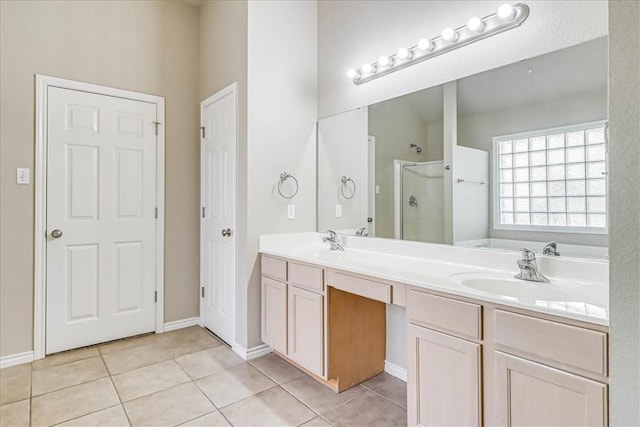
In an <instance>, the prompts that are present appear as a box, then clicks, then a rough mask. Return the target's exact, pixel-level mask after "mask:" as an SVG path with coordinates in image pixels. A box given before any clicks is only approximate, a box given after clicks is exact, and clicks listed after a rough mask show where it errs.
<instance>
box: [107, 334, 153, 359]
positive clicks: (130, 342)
mask: <svg viewBox="0 0 640 427" xmlns="http://www.w3.org/2000/svg"><path fill="white" fill-rule="evenodd" d="M157 337H158V335H156V334H155V333H153V334H146V335H138V336H136V337H131V338H125V339H122V340H117V341H111V342H108V343H105V344H100V345H99V346H98V349H99V350H100V353H102V355H103V356H105V355H107V354H111V353H117V352H119V351H123V350H129V349H132V348H135V347H141V346H143V345H149V344H153V343H155V342H156V341H157V339H158V338H157Z"/></svg>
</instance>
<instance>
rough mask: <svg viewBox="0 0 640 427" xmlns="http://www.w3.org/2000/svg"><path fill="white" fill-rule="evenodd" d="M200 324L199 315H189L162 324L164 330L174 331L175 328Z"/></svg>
mask: <svg viewBox="0 0 640 427" xmlns="http://www.w3.org/2000/svg"><path fill="white" fill-rule="evenodd" d="M199 324H200V318H199V317H189V318H188V319H181V320H175V321H173V322H167V323H165V324H164V332H169V331H175V330H176V329H182V328H188V327H189V326H196V325H199Z"/></svg>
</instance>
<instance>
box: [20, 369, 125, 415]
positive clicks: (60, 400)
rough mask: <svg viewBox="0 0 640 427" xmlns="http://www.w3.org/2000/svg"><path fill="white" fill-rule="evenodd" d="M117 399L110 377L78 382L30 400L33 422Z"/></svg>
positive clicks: (112, 403) (96, 407) (86, 410)
mask: <svg viewBox="0 0 640 427" xmlns="http://www.w3.org/2000/svg"><path fill="white" fill-rule="evenodd" d="M118 403H120V400H119V399H118V395H117V394H116V390H115V388H113V384H112V383H111V380H110V379H109V378H103V379H100V380H97V381H93V382H90V383H86V384H80V385H76V386H73V387H69V388H65V389H62V390H58V391H54V392H53V393H48V394H43V395H41V396H37V397H34V398H33V399H32V400H31V422H32V425H34V426H41V425H53V424H58V423H61V422H63V421H67V420H71V419H73V418H77V417H81V416H83V415H87V414H90V413H92V412H96V411H99V410H101V409H105V408H108V407H110V406H115V405H117V404H118Z"/></svg>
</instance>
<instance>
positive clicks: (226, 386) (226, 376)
mask: <svg viewBox="0 0 640 427" xmlns="http://www.w3.org/2000/svg"><path fill="white" fill-rule="evenodd" d="M196 384H197V385H198V387H200V389H201V390H202V391H204V393H205V394H206V395H207V396H208V397H209V399H211V401H212V402H213V403H214V404H215V405H216V406H217V407H218V408H222V407H224V406H227V405H230V404H232V403H234V402H237V401H238V400H241V399H244V398H245V397H249V396H252V395H254V394H256V393H260V392H261V391H264V390H266V389H268V388H271V387H273V386H275V385H276V383H274V382H273V381H271V380H270V379H269V378H267V377H266V376H265V375H264V374H263V373H262V372H260V371H258V370H257V369H256V368H254V367H253V366H251V365H249V364H248V363H244V364H241V365H237V366H234V367H232V368H229V369H227V370H226V371H222V372H218V373H217V374H213V375H209V376H208V377H204V378H201V379H199V380H197V381H196Z"/></svg>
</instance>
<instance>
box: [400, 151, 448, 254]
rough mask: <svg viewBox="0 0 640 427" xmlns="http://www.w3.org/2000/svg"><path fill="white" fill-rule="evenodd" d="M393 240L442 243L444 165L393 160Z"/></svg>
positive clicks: (437, 162)
mask: <svg viewBox="0 0 640 427" xmlns="http://www.w3.org/2000/svg"><path fill="white" fill-rule="evenodd" d="M393 181H394V234H395V238H396V239H403V240H416V241H421V242H430V243H444V241H445V236H444V231H445V212H444V211H445V207H444V198H445V194H444V193H445V191H444V163H443V162H442V161H432V162H419V163H417V162H409V161H404V160H394V180H393Z"/></svg>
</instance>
